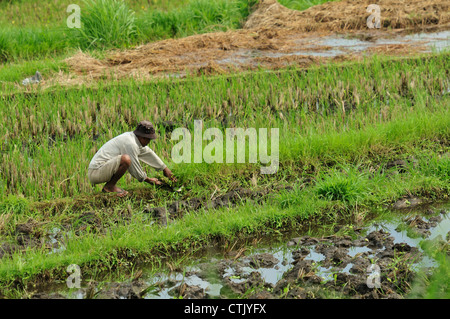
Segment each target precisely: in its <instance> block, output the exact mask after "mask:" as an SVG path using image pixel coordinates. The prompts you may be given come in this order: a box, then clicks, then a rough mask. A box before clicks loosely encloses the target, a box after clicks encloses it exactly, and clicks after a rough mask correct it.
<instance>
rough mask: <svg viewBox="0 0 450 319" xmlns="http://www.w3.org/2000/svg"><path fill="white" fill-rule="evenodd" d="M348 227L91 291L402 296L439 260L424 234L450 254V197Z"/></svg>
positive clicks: (104, 294) (78, 293) (69, 294)
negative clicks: (345, 231)
mask: <svg viewBox="0 0 450 319" xmlns="http://www.w3.org/2000/svg"><path fill="white" fill-rule="evenodd" d="M343 227H350V225H343ZM351 234H352V235H351V236H350V235H343V236H336V235H333V236H307V235H304V234H295V233H293V234H289V235H287V236H283V238H282V239H281V240H280V237H278V238H275V239H272V240H270V239H268V238H266V239H265V240H264V241H265V243H264V244H257V245H248V246H241V247H239V249H237V250H236V251H231V252H227V253H224V252H223V251H222V252H219V251H211V252H209V253H208V254H207V255H206V256H203V257H201V258H198V259H196V260H192V261H191V262H190V263H188V264H185V266H183V269H178V270H177V271H172V272H158V273H153V272H152V271H151V269H143V270H144V275H143V276H142V277H141V278H140V279H139V280H135V281H129V282H121V283H117V282H116V283H102V284H99V285H97V286H96V287H95V288H94V289H92V288H91V295H92V293H93V292H94V294H93V295H94V296H95V297H96V298H118V299H120V298H146V299H170V298H179V297H180V296H181V297H183V298H185V299H197V298H230V297H231V298H236V297H238V298H280V297H281V298H335V297H336V298H338V297H345V298H347V297H350V298H402V297H404V295H405V294H406V293H407V292H408V289H409V288H410V285H411V283H412V278H413V277H414V273H417V272H419V271H423V270H425V269H431V268H433V267H436V266H437V263H436V261H435V260H434V259H433V258H432V257H430V255H429V254H428V253H427V252H426V251H424V250H423V249H422V247H421V244H422V243H424V241H428V242H440V244H441V247H444V249H443V251H444V253H447V254H449V253H450V251H449V236H450V203H446V204H440V205H434V206H429V207H426V208H423V207H422V208H420V209H412V210H411V209H410V210H409V211H406V210H399V211H395V212H393V213H392V214H391V215H390V218H389V219H385V218H384V219H379V220H375V221H373V222H371V223H370V224H368V225H366V226H365V227H363V228H357V229H353V232H352V233H351ZM442 245H443V246H442ZM376 288H380V289H376ZM55 292H57V293H56V294H55ZM52 294H53V295H54V296H55V295H56V296H59V297H60V298H86V296H87V295H88V294H89V289H87V288H81V289H78V290H76V289H75V290H74V289H72V290H67V288H66V289H62V288H61V286H60V289H55V287H53V290H52V291H51V292H50V291H49V292H48V294H47V295H46V296H51V295H52ZM336 294H337V295H336Z"/></svg>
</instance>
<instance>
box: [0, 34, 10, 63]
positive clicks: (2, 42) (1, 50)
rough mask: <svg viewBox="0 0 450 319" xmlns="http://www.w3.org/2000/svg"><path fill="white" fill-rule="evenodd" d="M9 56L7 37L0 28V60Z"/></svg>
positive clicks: (2, 60) (4, 60)
mask: <svg viewBox="0 0 450 319" xmlns="http://www.w3.org/2000/svg"><path fill="white" fill-rule="evenodd" d="M8 57H9V45H8V39H7V36H6V34H5V32H4V31H3V30H0V62H2V63H3V62H6V61H8Z"/></svg>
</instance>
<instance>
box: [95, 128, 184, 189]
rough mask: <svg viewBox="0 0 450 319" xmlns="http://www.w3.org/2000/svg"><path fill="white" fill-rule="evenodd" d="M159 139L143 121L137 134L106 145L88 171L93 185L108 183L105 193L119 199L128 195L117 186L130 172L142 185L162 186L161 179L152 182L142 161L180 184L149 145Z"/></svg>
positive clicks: (118, 138) (132, 133)
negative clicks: (143, 183)
mask: <svg viewBox="0 0 450 319" xmlns="http://www.w3.org/2000/svg"><path fill="white" fill-rule="evenodd" d="M154 139H156V133H155V128H154V127H153V125H152V123H150V122H149V121H141V122H140V123H139V124H138V126H137V128H136V129H135V130H134V131H133V132H126V133H123V134H121V135H119V136H116V137H115V138H113V139H111V140H109V141H108V142H106V143H105V144H104V145H103V146H102V147H101V148H100V149H99V150H98V152H97V153H96V154H95V155H94V157H93V158H92V160H91V162H90V164H89V168H88V178H89V181H90V182H91V183H92V184H93V185H95V184H101V183H106V184H105V186H104V187H103V192H107V193H117V195H118V196H119V197H123V196H125V195H127V194H128V192H127V191H125V190H123V189H120V188H119V187H117V186H116V184H117V182H118V181H119V180H120V178H122V176H123V175H124V174H125V173H126V172H127V171H129V172H130V174H131V175H132V176H133V177H134V178H136V179H137V180H138V181H140V182H147V183H149V184H155V185H161V184H162V183H161V181H159V180H158V179H157V178H149V177H148V176H147V174H146V173H145V171H144V170H143V169H142V167H141V165H140V163H139V161H142V162H144V163H146V164H148V165H150V166H151V167H153V168H154V169H155V170H158V171H163V172H164V175H165V176H166V177H168V178H170V179H171V180H172V181H174V182H176V178H175V177H174V175H173V174H172V172H171V171H170V169H169V168H168V167H167V166H166V165H165V164H164V162H163V161H162V160H161V159H160V158H159V157H158V155H156V154H155V152H153V150H152V149H150V148H149V147H148V146H147V145H148V143H149V142H150V140H154Z"/></svg>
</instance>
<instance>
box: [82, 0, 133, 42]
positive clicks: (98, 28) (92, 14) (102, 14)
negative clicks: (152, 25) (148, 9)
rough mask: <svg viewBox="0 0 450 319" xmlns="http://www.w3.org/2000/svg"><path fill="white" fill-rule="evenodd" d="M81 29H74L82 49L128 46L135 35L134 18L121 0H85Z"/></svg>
mask: <svg viewBox="0 0 450 319" xmlns="http://www.w3.org/2000/svg"><path fill="white" fill-rule="evenodd" d="M84 4H85V9H84V11H83V14H82V15H81V24H82V25H81V28H79V29H74V30H75V31H74V32H75V33H76V34H77V35H78V38H79V44H80V46H81V47H82V48H110V47H121V46H123V45H125V46H127V45H130V44H131V43H132V42H133V40H134V39H135V37H136V35H137V29H136V18H135V13H134V11H132V10H130V9H129V7H128V5H127V4H126V3H125V2H124V1H123V0H85V1H84Z"/></svg>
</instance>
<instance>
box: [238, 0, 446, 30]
mask: <svg viewBox="0 0 450 319" xmlns="http://www.w3.org/2000/svg"><path fill="white" fill-rule="evenodd" d="M370 4H376V5H378V6H379V7H380V9H381V12H380V15H381V27H382V28H393V29H399V28H402V29H404V28H414V27H422V26H428V25H442V24H447V23H449V22H450V1H447V0H444V1H443V0H434V1H431V0H428V1H423V0H408V1H404V0H346V1H345V0H344V1H336V2H328V3H325V4H322V5H317V6H313V7H311V8H309V9H307V10H305V11H296V10H290V9H288V8H286V7H284V6H282V5H281V4H279V3H278V2H277V1H276V0H262V1H260V2H259V4H258V5H257V8H256V10H255V12H253V13H252V14H251V15H250V17H249V18H248V20H247V22H246V23H245V25H244V29H273V28H281V29H284V30H296V31H308V32H309V31H325V30H326V31H346V30H361V29H367V18H368V16H369V15H370V13H368V12H366V9H367V7H368V6H369V5H370Z"/></svg>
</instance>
